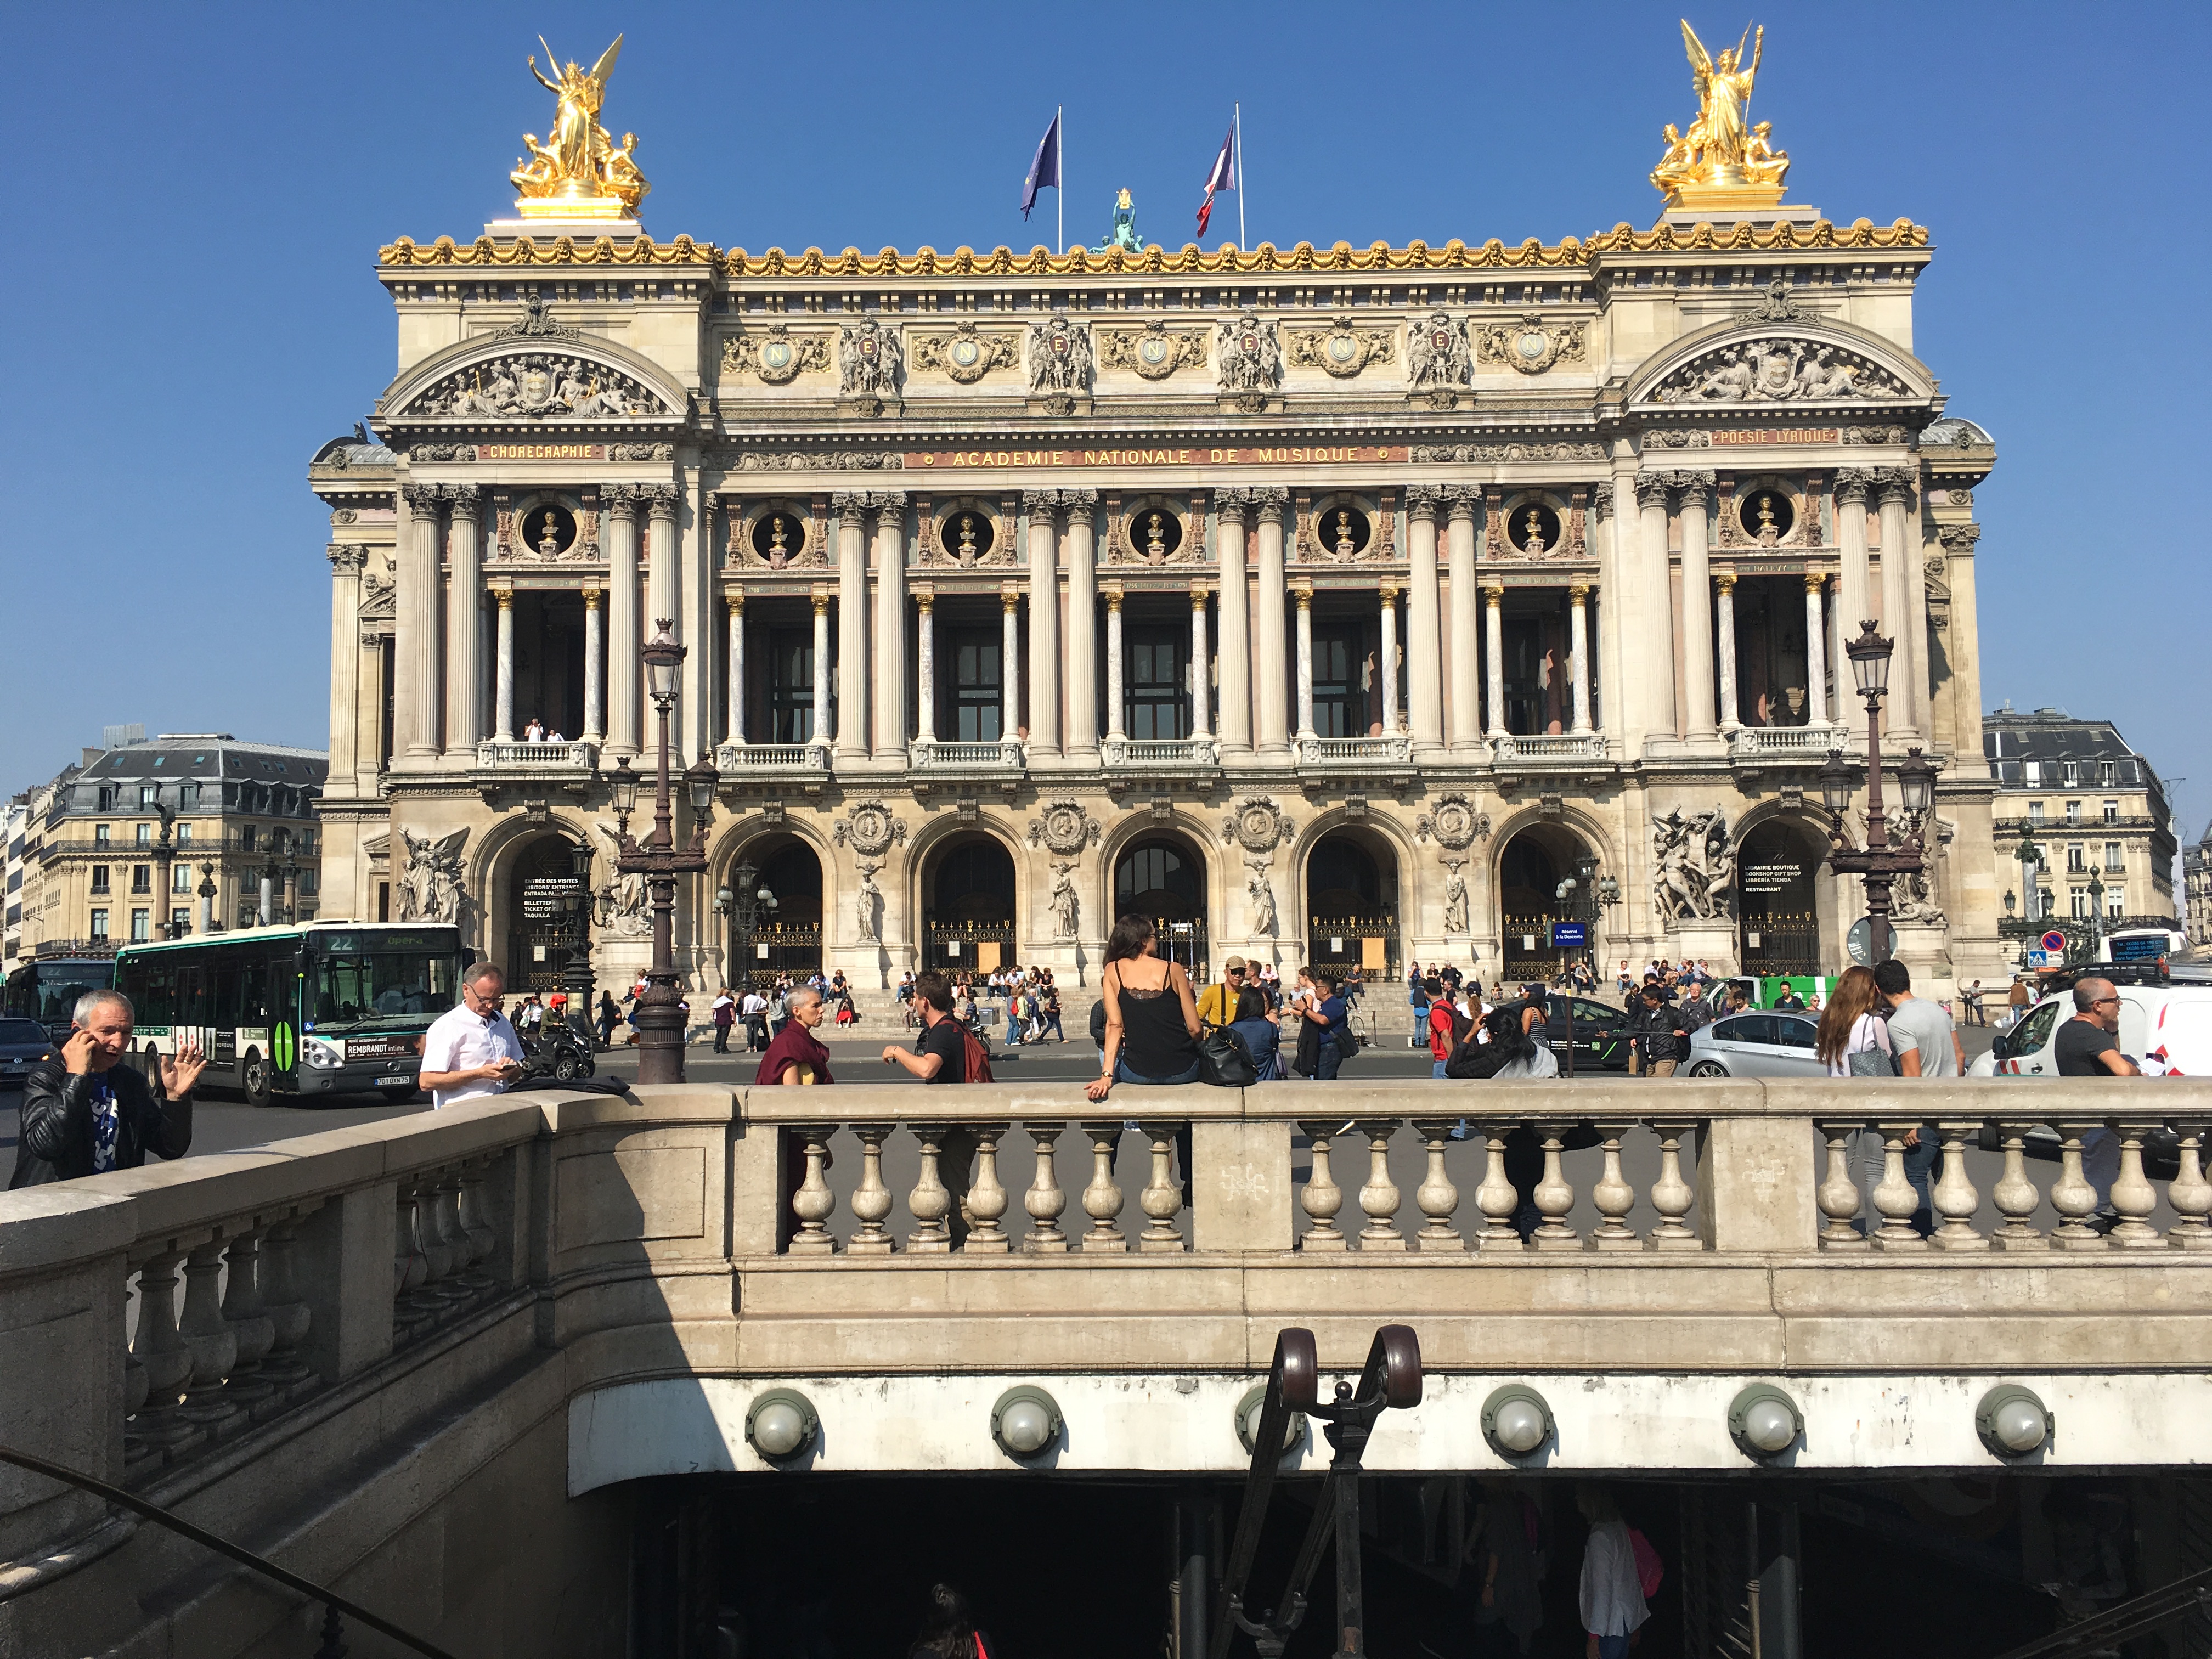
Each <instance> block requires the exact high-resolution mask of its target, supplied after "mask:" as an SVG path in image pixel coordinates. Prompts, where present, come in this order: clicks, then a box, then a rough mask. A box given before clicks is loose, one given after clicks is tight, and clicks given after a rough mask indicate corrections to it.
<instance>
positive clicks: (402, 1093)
mask: <svg viewBox="0 0 2212 1659" xmlns="http://www.w3.org/2000/svg"><path fill="white" fill-rule="evenodd" d="M376 1092H377V1093H379V1094H380V1095H382V1096H383V1097H384V1103H385V1104H386V1105H387V1106H404V1105H405V1104H406V1103H408V1102H409V1101H410V1100H412V1099H414V1098H415V1097H416V1094H417V1093H418V1092H419V1091H417V1090H415V1089H411V1088H410V1089H398V1088H393V1089H379V1090H378V1091H376Z"/></svg>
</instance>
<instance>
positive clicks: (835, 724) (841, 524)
mask: <svg viewBox="0 0 2212 1659" xmlns="http://www.w3.org/2000/svg"><path fill="white" fill-rule="evenodd" d="M830 505H831V507H834V508H835V509H836V513H837V702H836V717H835V718H834V719H833V720H831V721H830V723H829V731H830V732H833V733H834V734H835V741H836V745H837V764H838V765H839V766H840V767H848V766H849V767H854V768H861V767H865V766H866V763H867V760H868V540H867V538H868V527H867V517H868V498H867V495H866V493H864V492H863V491H860V490H857V489H844V490H840V491H838V492H837V494H836V495H834V496H832V497H831V498H830Z"/></svg>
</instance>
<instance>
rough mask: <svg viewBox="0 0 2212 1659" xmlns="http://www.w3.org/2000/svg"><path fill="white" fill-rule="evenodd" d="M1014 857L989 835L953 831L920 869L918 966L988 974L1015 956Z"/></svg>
mask: <svg viewBox="0 0 2212 1659" xmlns="http://www.w3.org/2000/svg"><path fill="white" fill-rule="evenodd" d="M1014 899H1015V893H1014V860H1013V856H1012V854H1010V853H1008V852H1007V851H1006V848H1005V847H1004V846H1003V845H1001V844H1000V842H999V841H998V840H997V839H996V838H995V837H994V836H986V835H980V834H978V835H968V836H952V837H951V838H949V839H947V840H945V841H943V842H939V843H938V844H937V846H935V847H934V848H931V849H930V853H929V856H928V857H927V859H926V860H923V863H922V869H921V965H922V966H923V967H925V968H940V969H944V970H945V972H947V973H950V974H960V973H963V972H965V973H975V974H988V973H992V972H994V971H995V970H997V969H1000V968H1003V967H1005V966H1006V965H1007V964H1008V963H1011V962H1012V960H1013V958H1014Z"/></svg>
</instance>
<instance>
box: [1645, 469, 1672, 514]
mask: <svg viewBox="0 0 2212 1659" xmlns="http://www.w3.org/2000/svg"><path fill="white" fill-rule="evenodd" d="M1673 488H1674V477H1673V476H1672V475H1671V474H1668V473H1665V472H1639V473H1638V474H1637V475H1636V504H1637V506H1638V507H1645V508H1650V507H1665V506H1666V505H1667V492H1668V490H1670V489H1673Z"/></svg>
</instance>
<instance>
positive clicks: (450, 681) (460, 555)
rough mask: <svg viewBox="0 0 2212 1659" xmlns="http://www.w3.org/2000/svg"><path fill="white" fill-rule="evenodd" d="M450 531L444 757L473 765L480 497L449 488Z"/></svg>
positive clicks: (477, 725)
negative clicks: (451, 512) (450, 504)
mask: <svg viewBox="0 0 2212 1659" xmlns="http://www.w3.org/2000/svg"><path fill="white" fill-rule="evenodd" d="M446 496H447V500H448V501H451V502H452V503H453V523H452V528H451V530H450V532H448V534H447V538H446V560H447V572H448V574H447V586H446V752H447V754H448V755H451V756H454V757H459V758H461V759H464V760H466V761H468V762H470V763H474V762H475V760H476V756H477V738H481V737H482V736H483V694H482V691H481V690H480V688H481V687H482V686H483V659H481V657H480V656H479V655H478V651H479V648H480V646H481V642H482V641H483V542H482V541H481V539H480V538H479V535H478V531H477V523H478V503H479V502H480V501H482V499H483V491H482V490H480V489H478V488H477V486H476V485H474V484H448V485H447V486H446Z"/></svg>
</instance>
